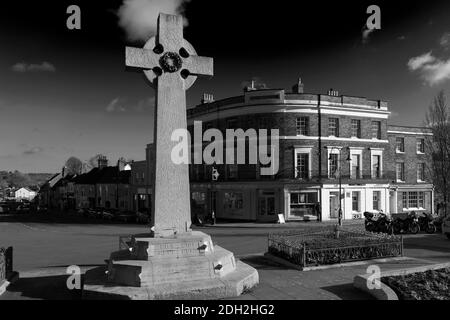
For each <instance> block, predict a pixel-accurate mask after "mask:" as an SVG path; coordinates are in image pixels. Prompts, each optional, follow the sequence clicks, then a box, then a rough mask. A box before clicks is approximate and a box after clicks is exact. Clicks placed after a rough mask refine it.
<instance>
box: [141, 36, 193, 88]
mask: <svg viewBox="0 0 450 320" xmlns="http://www.w3.org/2000/svg"><path fill="white" fill-rule="evenodd" d="M155 48H156V38H155V37H152V38H150V40H148V41H147V43H146V44H145V45H144V49H147V50H152V51H154V52H155V51H156V50H154V49H155ZM158 53H159V54H160V60H159V64H160V68H153V69H151V70H144V74H145V76H146V77H147V79H148V80H149V81H150V83H151V84H152V85H155V80H156V78H158V77H159V76H160V75H161V74H162V72H168V73H175V72H178V73H179V75H180V77H181V78H182V79H183V81H184V88H185V90H187V89H189V88H190V87H191V86H192V85H193V84H194V82H195V80H197V76H193V75H190V74H189V70H185V69H183V58H186V57H187V56H196V55H197V52H196V51H195V49H194V47H193V46H192V45H191V44H190V43H189V42H188V41H187V40H185V39H183V47H182V48H180V52H179V53H176V52H163V51H162V52H158ZM158 69H159V70H158Z"/></svg>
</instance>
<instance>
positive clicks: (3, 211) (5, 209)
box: [0, 203, 10, 214]
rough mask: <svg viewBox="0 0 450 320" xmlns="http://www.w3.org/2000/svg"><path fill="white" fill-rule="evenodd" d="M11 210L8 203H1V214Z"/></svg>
mask: <svg viewBox="0 0 450 320" xmlns="http://www.w3.org/2000/svg"><path fill="white" fill-rule="evenodd" d="M9 211H10V210H9V206H8V205H7V204H4V203H0V214H2V213H8V212H9Z"/></svg>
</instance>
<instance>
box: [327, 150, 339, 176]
mask: <svg viewBox="0 0 450 320" xmlns="http://www.w3.org/2000/svg"><path fill="white" fill-rule="evenodd" d="M338 168H339V154H337V153H332V154H330V158H329V160H328V177H329V178H330V179H334V178H336V174H337V171H338Z"/></svg>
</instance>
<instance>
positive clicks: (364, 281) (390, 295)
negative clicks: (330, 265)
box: [353, 262, 450, 300]
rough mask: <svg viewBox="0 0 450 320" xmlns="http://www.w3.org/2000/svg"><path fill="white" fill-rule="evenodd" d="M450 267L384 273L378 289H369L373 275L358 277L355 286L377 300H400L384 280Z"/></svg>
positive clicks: (427, 267) (354, 281)
mask: <svg viewBox="0 0 450 320" xmlns="http://www.w3.org/2000/svg"><path fill="white" fill-rule="evenodd" d="M449 267H450V262H447V263H440V264H433V265H427V266H422V267H414V268H404V269H398V270H392V271H386V272H382V273H381V275H380V278H379V280H380V283H379V284H380V285H379V287H378V288H373V289H369V286H368V283H369V282H371V281H370V279H369V277H373V275H371V274H364V275H358V276H356V277H355V278H354V279H353V286H354V287H355V288H357V289H359V290H362V291H364V292H366V293H368V294H370V295H371V296H373V297H375V298H376V299H377V300H399V298H398V296H397V294H396V293H395V292H394V290H393V289H392V288H390V287H389V286H388V285H386V284H384V283H382V282H381V279H382V278H385V277H395V276H403V275H407V274H412V273H418V272H425V271H429V270H439V269H445V268H449ZM371 279H372V278H371Z"/></svg>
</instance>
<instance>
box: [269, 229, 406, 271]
mask: <svg viewBox="0 0 450 320" xmlns="http://www.w3.org/2000/svg"><path fill="white" fill-rule="evenodd" d="M340 234H341V235H340V237H342V238H343V239H344V240H343V241H342V242H339V240H338V239H335V235H334V234H333V232H330V231H321V232H316V233H310V234H295V233H287V234H283V235H280V234H272V235H269V237H268V251H269V253H271V254H273V255H275V256H278V257H280V258H283V259H285V260H287V261H289V262H291V263H294V264H296V265H298V266H300V267H301V268H306V267H311V266H319V265H330V264H337V263H344V262H352V261H362V260H370V259H376V258H387V257H397V256H402V255H403V238H402V237H397V236H390V237H386V236H384V235H378V234H368V233H366V232H358V231H344V230H341V231H340ZM351 243H354V244H351Z"/></svg>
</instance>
